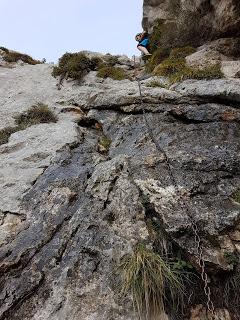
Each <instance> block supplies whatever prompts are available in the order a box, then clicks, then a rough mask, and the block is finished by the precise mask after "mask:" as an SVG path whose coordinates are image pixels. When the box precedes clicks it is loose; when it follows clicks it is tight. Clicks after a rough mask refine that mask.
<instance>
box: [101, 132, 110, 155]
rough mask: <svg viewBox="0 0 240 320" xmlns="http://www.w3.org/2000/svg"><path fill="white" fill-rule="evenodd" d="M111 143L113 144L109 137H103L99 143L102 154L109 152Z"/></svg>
mask: <svg viewBox="0 0 240 320" xmlns="http://www.w3.org/2000/svg"><path fill="white" fill-rule="evenodd" d="M111 143H112V140H111V139H109V138H108V137H106V136H103V137H101V138H100V139H99V142H98V146H99V151H100V152H108V151H109V148H110V145H111Z"/></svg>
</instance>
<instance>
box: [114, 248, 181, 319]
mask: <svg viewBox="0 0 240 320" xmlns="http://www.w3.org/2000/svg"><path fill="white" fill-rule="evenodd" d="M120 271H121V276H122V294H124V295H126V294H128V293H131V295H132V299H133V305H134V308H135V310H136V312H137V313H138V315H139V318H140V319H143V318H144V319H145V318H146V319H156V318H158V317H159V316H161V314H163V313H164V311H165V303H166V302H167V303H168V304H169V302H171V304H172V307H173V309H174V308H176V307H177V305H178V302H179V299H180V297H182V296H183V294H184V292H183V290H184V289H183V285H182V282H181V278H180V277H179V276H178V272H177V271H176V270H173V269H172V268H171V266H170V265H169V264H168V263H167V262H166V261H164V259H163V258H162V257H161V256H160V255H158V254H156V253H155V252H153V251H151V250H149V249H147V248H146V247H145V246H144V245H143V244H140V245H138V246H136V248H135V250H134V252H133V254H131V255H127V256H126V257H125V258H124V259H123V260H122V263H121V265H120Z"/></svg>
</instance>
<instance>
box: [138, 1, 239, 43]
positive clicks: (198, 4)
mask: <svg viewBox="0 0 240 320" xmlns="http://www.w3.org/2000/svg"><path fill="white" fill-rule="evenodd" d="M183 17H184V19H183ZM156 19H163V20H164V21H166V22H172V21H175V22H176V23H177V24H178V23H179V22H180V23H188V21H189V20H190V19H193V20H195V21H196V22H197V28H198V37H199V35H200V34H201V32H202V28H203V30H205V33H207V32H206V30H208V31H209V30H210V31H211V32H210V33H207V34H206V38H205V40H209V39H212V38H220V37H232V36H240V2H239V1H238V0H144V3H143V28H144V29H146V30H150V31H151V28H152V26H153V24H154V21H156ZM182 36H183V35H182ZM180 37H181V34H180Z"/></svg>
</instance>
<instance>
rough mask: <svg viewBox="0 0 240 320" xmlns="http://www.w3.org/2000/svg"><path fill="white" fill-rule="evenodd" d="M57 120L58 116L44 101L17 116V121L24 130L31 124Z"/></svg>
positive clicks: (18, 125)
mask: <svg viewBox="0 0 240 320" xmlns="http://www.w3.org/2000/svg"><path fill="white" fill-rule="evenodd" d="M49 122H57V117H56V116H55V115H54V113H53V112H52V111H51V110H50V109H49V108H48V106H47V105H45V104H43V103H38V104H37V105H35V106H32V107H31V108H30V109H29V110H28V111H26V112H25V113H21V114H20V115H18V116H17V117H16V118H15V123H16V124H17V127H18V128H21V130H24V129H26V128H28V127H30V126H33V125H35V124H40V123H49Z"/></svg>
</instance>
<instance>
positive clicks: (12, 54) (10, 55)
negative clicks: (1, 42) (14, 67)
mask: <svg viewBox="0 0 240 320" xmlns="http://www.w3.org/2000/svg"><path fill="white" fill-rule="evenodd" d="M0 49H1V50H2V51H3V52H4V54H3V59H4V60H5V61H6V62H9V63H14V62H18V61H20V60H21V61H23V62H24V63H28V64H31V65H35V64H40V63H41V61H39V60H35V59H33V58H32V57H31V56H29V55H27V54H24V53H20V52H17V51H11V50H8V49H7V48H4V47H0Z"/></svg>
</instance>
